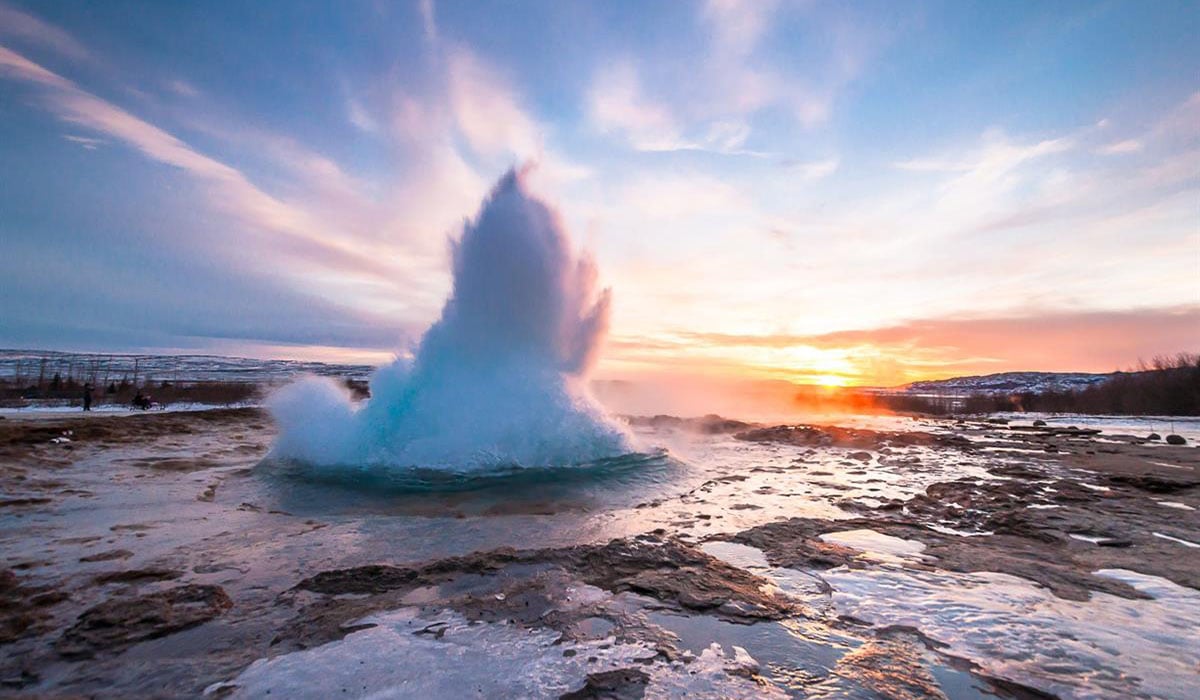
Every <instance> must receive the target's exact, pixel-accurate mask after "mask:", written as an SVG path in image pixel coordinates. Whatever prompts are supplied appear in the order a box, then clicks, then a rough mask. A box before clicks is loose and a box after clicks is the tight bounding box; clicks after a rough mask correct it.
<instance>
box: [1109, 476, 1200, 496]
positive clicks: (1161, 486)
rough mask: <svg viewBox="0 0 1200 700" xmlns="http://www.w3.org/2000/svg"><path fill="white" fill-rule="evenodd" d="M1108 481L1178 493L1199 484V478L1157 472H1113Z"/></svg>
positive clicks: (1114, 483)
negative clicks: (1171, 475) (1158, 473)
mask: <svg viewBox="0 0 1200 700" xmlns="http://www.w3.org/2000/svg"><path fill="white" fill-rule="evenodd" d="M1108 482H1109V483H1110V484H1113V485H1116V486H1131V487H1133V488H1135V489H1138V490H1139V491H1149V492H1150V493H1178V492H1180V491H1187V490H1189V489H1194V488H1196V487H1197V486H1200V479H1195V478H1188V477H1182V476H1181V477H1170V476H1165V475H1157V474H1113V475H1111V476H1109V477H1108Z"/></svg>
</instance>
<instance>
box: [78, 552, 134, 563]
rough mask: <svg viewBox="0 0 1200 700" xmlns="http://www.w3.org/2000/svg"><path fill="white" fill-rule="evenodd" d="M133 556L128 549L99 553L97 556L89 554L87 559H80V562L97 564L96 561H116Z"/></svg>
mask: <svg viewBox="0 0 1200 700" xmlns="http://www.w3.org/2000/svg"><path fill="white" fill-rule="evenodd" d="M132 556H133V552H131V551H129V550H128V549H112V550H109V551H107V552H99V553H97V554H89V555H88V556H86V557H79V561H81V562H84V563H87V562H95V561H113V560H114V559H128V558H129V557H132Z"/></svg>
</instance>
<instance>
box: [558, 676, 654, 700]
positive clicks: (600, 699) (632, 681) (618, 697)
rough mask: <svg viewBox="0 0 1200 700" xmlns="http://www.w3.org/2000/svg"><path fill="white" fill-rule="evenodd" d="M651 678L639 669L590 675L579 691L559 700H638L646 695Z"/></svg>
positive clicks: (562, 696) (563, 696)
mask: <svg viewBox="0 0 1200 700" xmlns="http://www.w3.org/2000/svg"><path fill="white" fill-rule="evenodd" d="M649 682H650V676H649V675H648V674H647V673H646V672H645V671H643V670H641V669H637V668H618V669H614V670H612V671H602V672H600V673H589V674H588V677H587V681H586V682H585V683H584V685H583V687H582V688H580V689H579V690H573V691H571V692H569V693H565V694H563V695H560V696H559V700H636V699H637V698H641V697H643V696H645V694H646V685H647V684H648V683H649Z"/></svg>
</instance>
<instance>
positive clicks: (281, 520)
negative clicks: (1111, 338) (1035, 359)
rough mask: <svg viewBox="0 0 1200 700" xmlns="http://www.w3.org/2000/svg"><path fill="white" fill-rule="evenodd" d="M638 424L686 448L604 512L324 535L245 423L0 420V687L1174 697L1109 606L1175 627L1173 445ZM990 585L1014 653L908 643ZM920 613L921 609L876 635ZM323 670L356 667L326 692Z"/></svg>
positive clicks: (1055, 433) (1048, 431) (31, 691)
mask: <svg viewBox="0 0 1200 700" xmlns="http://www.w3.org/2000/svg"><path fill="white" fill-rule="evenodd" d="M646 427H647V429H650V428H653V429H654V430H655V431H658V432H655V433H654V436H656V437H663V436H664V435H668V434H669V436H671V439H672V440H677V441H687V440H694V441H699V440H701V438H699V437H694V438H693V437H689V435H690V434H691V433H690V431H692V430H697V431H698V432H700V433H703V434H704V435H705V437H704V438H703V440H705V441H707V442H703V443H701V444H702V446H704V449H705V450H706V451H705V452H703V456H702V457H691V456H688V455H684V462H683V465H682V466H677V467H675V469H677V470H678V475H677V476H676V475H675V474H676V472H671V473H670V474H669V475H668V476H665V477H663V478H662V479H661V480H659V481H656V482H654V484H653V486H648V485H645V484H640V483H639V484H635V485H634V486H633V487H630V488H629V491H630V493H631V497H630V498H629V500H628V501H620V500H605V499H606V498H612V497H610V496H608V495H607V492H609V491H620V489H619V488H617V487H615V486H606V487H605V489H604V490H603V491H604V492H605V494H606V495H604V496H593V495H583V496H581V495H579V494H577V493H574V492H573V491H572V487H567V488H566V491H565V495H564V493H563V492H555V493H554V494H552V495H547V496H544V497H542V496H538V497H531V498H529V499H526V500H518V501H515V502H514V501H512V500H510V499H503V498H499V497H497V498H496V499H494V500H492V499H490V498H489V497H488V496H486V495H485V496H480V495H479V494H472V493H460V494H454V495H438V496H430V495H425V496H421V497H419V498H415V499H413V498H409V497H403V498H402V497H400V496H396V497H394V498H390V497H389V498H384V499H382V503H381V502H380V499H376V500H372V501H371V503H372V505H370V506H369V507H368V506H364V505H362V503H360V501H359V500H358V499H357V498H356V497H354V496H353V495H351V496H350V497H349V498H347V499H343V500H342V501H338V502H339V503H342V505H340V506H338V507H337V508H329V509H324V510H323V509H322V508H319V507H315V506H314V502H313V501H310V500H305V499H302V498H298V497H296V496H295V495H294V494H292V493H291V492H283V493H284V495H283V496H281V495H280V493H281V490H280V489H281V488H282V487H280V486H279V484H278V483H276V482H274V481H272V479H271V478H269V477H268V476H266V475H264V474H262V473H261V472H260V471H258V470H257V469H256V468H255V465H256V464H257V462H258V461H259V460H260V459H261V458H262V456H263V455H264V454H265V452H266V450H267V447H268V445H269V444H270V439H271V436H272V428H271V426H270V424H269V421H268V419H267V418H266V417H265V416H263V415H262V414H260V413H259V412H257V411H255V410H253V409H239V410H218V411H206V412H198V413H190V414H185V413H177V414H162V415H142V416H132V417H107V418H100V417H71V418H36V417H21V418H15V419H14V418H9V419H4V420H0V486H2V489H3V494H4V495H3V496H2V497H0V543H2V544H3V552H4V554H3V561H2V562H0V566H2V567H3V571H0V654H2V655H0V684H2V686H0V687H3V689H4V691H3V692H4V693H5V694H11V695H16V696H30V697H35V696H36V697H46V696H50V697H54V696H75V695H78V696H97V697H127V696H131V695H134V696H140V697H187V696H199V695H202V694H205V693H206V692H207V694H209V695H210V696H214V697H223V696H236V697H263V696H266V695H267V694H268V693H270V692H271V691H274V693H275V696H278V695H279V694H283V695H284V696H285V697H299V696H311V697H321V696H327V694H328V693H335V692H336V693H337V694H338V695H343V694H345V695H347V696H357V695H365V694H368V693H370V692H376V691H380V690H384V689H390V690H391V692H394V693H396V695H395V696H396V697H405V696H416V695H424V696H425V697H440V696H447V695H449V694H456V695H458V696H463V695H472V694H474V695H478V696H485V697H486V696H495V695H500V694H503V695H526V696H534V697H563V698H601V697H603V698H625V697H629V698H633V697H643V696H645V697H675V696H683V695H687V696H689V697H705V696H712V697H772V696H779V697H785V696H789V695H790V696H795V697H862V698H870V697H888V698H942V697H951V698H957V697H997V696H999V697H1009V698H1041V697H1055V696H1064V697H1065V696H1085V695H1092V696H1095V695H1100V696H1106V695H1107V696H1114V697H1116V696H1125V697H1152V696H1158V697H1178V698H1188V697H1195V695H1196V693H1200V681H1197V680H1196V678H1197V677H1198V675H1197V672H1200V667H1197V665H1196V664H1197V659H1196V656H1195V653H1196V652H1195V651H1194V649H1193V650H1189V649H1187V648H1186V646H1187V645H1186V644H1185V643H1184V641H1185V640H1186V639H1187V637H1188V635H1189V634H1191V635H1193V636H1192V641H1193V642H1194V641H1195V637H1194V631H1195V628H1194V627H1192V628H1191V632H1190V633H1189V632H1188V631H1187V630H1186V629H1182V630H1178V629H1172V628H1171V625H1172V624H1175V623H1172V622H1171V621H1170V620H1167V621H1165V622H1163V623H1161V626H1162V629H1161V630H1158V631H1156V629H1155V628H1154V625H1157V624H1160V623H1157V622H1155V620H1156V619H1157V618H1155V617H1154V616H1155V615H1158V614H1161V611H1160V610H1159V608H1155V607H1139V606H1154V605H1159V607H1163V606H1164V605H1168V604H1167V603H1164V601H1175V602H1171V603H1169V605H1174V606H1175V613H1176V615H1177V617H1178V618H1179V619H1178V620H1177V621H1176V622H1177V623H1179V624H1190V622H1189V621H1190V620H1193V619H1200V618H1193V617H1189V616H1194V615H1196V614H1198V611H1200V594H1197V593H1196V591H1197V590H1198V589H1200V545H1198V544H1197V543H1200V517H1198V515H1197V513H1198V511H1197V510H1196V509H1197V508H1200V452H1198V451H1197V450H1196V449H1195V447H1194V446H1192V445H1187V444H1185V445H1168V444H1165V443H1164V441H1163V440H1161V439H1160V440H1150V439H1148V436H1147V435H1108V434H1106V433H1096V432H1094V431H1088V430H1078V429H1063V428H1051V427H1034V426H1028V425H1023V426H1015V425H1014V426H1008V425H1005V424H996V423H983V422H979V423H957V424H955V423H950V422H927V423H924V424H919V425H916V426H913V427H912V428H911V429H905V430H868V429H865V428H852V427H815V426H776V427H763V426H749V425H746V424H739V423H737V422H736V421H718V422H714V421H712V420H707V421H701V422H700V423H699V424H695V425H693V424H689V423H688V422H686V421H680V422H674V421H671V424H670V425H669V426H662V425H658V426H646ZM662 431H668V432H666V433H664V432H662ZM664 439H665V438H664ZM689 444H691V443H689ZM697 449H698V448H697ZM721 450H725V452H722V451H721ZM723 455H736V461H734V459H733V457H730V461H728V462H726V461H723ZM701 460H703V464H705V465H706V466H705V467H703V469H701V468H700V467H695V466H688V465H689V464H691V463H692V462H693V461H695V462H696V463H700V461H701ZM676 486H678V488H676ZM327 488H328V487H326V486H322V487H320V489H327ZM320 489H319V490H320ZM647 493H649V494H650V496H647ZM331 498H332V496H331ZM362 500H363V501H366V500H367V499H365V498H364V499H362ZM319 501H320V499H318V502H319ZM1114 572H1116V573H1114ZM939 586H940V588H939ZM1005 587H1006V588H1005ZM966 589H969V592H967V593H964V592H962V591H963V590H966ZM1168 589H1169V594H1170V596H1174V597H1173V598H1165V597H1164V596H1166V595H1167V594H1166V593H1162V591H1163V590H1168ZM1000 590H1004V591H1007V592H1008V594H1011V595H1012V596H1016V595H1017V594H1015V593H1012V591H1017V592H1018V593H1019V595H1020V596H1023V597H1020V598H1019V600H1020V601H1021V602H1020V604H1019V605H1017V606H1016V607H1015V608H1014V609H1017V610H1020V609H1021V607H1020V606H1029V615H1028V617H1029V620H1036V621H1038V624H1039V625H1041V626H1040V627H1036V628H1035V627H1030V626H1029V625H1028V624H1026V623H1027V622H1029V620H1022V619H1019V618H1020V615H1017V616H1016V617H1015V618H1012V615H1011V614H1010V613H1006V614H1008V615H1009V618H1012V619H1009V618H1005V617H1002V616H999V615H992V616H987V615H984V614H982V613H973V616H967V617H964V618H962V619H965V620H973V621H974V622H973V623H972V624H977V625H979V626H980V629H979V630H978V631H979V633H980V638H978V639H977V638H975V637H972V636H971V635H969V634H965V633H963V634H959V633H958V632H956V631H955V630H953V629H947V628H946V627H947V626H942V627H938V626H937V625H935V624H933V623H932V622H930V623H928V624H926V620H928V619H929V618H931V617H936V616H937V615H936V613H937V612H938V607H939V606H944V607H954V606H964V607H965V606H969V605H976V606H979V607H978V608H977V610H980V611H985V612H986V611H990V610H992V608H989V607H987V606H989V605H992V604H993V603H995V604H997V605H998V604H999V603H996V600H993V599H991V598H989V599H986V600H984V599H983V598H980V599H979V600H977V599H976V598H973V597H971V596H984V595H985V594H987V595H991V592H992V591H1000ZM861 591H866V593H861ZM906 591H907V593H906ZM930 591H932V594H930V593H929V592H930ZM918 594H923V595H926V598H918V597H917V596H918ZM906 595H911V596H913V598H912V599H911V600H905V598H904V597H905V596H906ZM856 596H857V597H856ZM980 600H982V601H983V602H979V601H980ZM1121 601H1128V603H1125V602H1121ZM921 605H929V606H931V607H930V608H929V609H930V610H931V611H932V612H931V613H928V614H924V613H923V614H924V617H922V616H921V615H915V613H914V615H912V616H910V615H908V614H906V613H905V611H906V610H909V611H916V610H918V609H920V606H921ZM1169 605H1168V607H1169ZM1089 606H1090V607H1089ZM1124 606H1129V607H1128V611H1129V615H1130V619H1133V618H1140V619H1142V621H1143V624H1148V625H1150V627H1149V628H1148V629H1149V630H1150V632H1154V633H1155V634H1156V636H1157V639H1156V641H1155V643H1156V644H1158V646H1155V647H1153V648H1151V649H1150V651H1148V652H1136V651H1133V650H1126V649H1125V648H1124V647H1121V646H1120V644H1119V643H1118V642H1114V643H1113V645H1112V646H1113V648H1112V649H1107V648H1105V649H1104V653H1103V654H1101V653H1100V652H1095V651H1094V650H1092V649H1090V647H1095V646H1100V647H1103V646H1104V645H1103V644H1098V643H1097V644H1092V643H1090V642H1088V643H1086V644H1085V643H1083V642H1080V643H1079V644H1078V645H1076V644H1075V642H1076V641H1079V640H1083V641H1084V642H1087V640H1089V639H1090V637H1088V636H1087V635H1097V638H1100V637H1104V635H1107V634H1109V632H1108V630H1107V629H1106V625H1107V626H1113V625H1115V624H1116V622H1109V621H1106V619H1102V618H1103V615H1104V614H1105V611H1112V610H1114V609H1118V608H1119V609H1120V610H1125V609H1126V608H1125V607H1124ZM1193 607H1194V608H1195V609H1193ZM1034 608H1036V610H1034ZM973 610H975V608H973ZM1006 610H1007V609H1006ZM1055 616H1058V617H1055ZM1089 617H1093V618H1095V619H1092V620H1089ZM1060 618H1061V624H1060V621H1059V620H1060ZM1112 619H1113V620H1116V621H1118V622H1119V619H1120V618H1116V617H1114V618H1112ZM1147 621H1148V622H1147ZM1180 621H1182V622H1180ZM960 624H962V623H961V622H960ZM990 625H994V626H995V627H994V628H992V627H989V626H990ZM1072 625H1074V627H1072ZM1088 625H1090V626H1088ZM949 627H952V625H950V626H949ZM1159 631H1160V632H1161V634H1158V633H1157V632H1159ZM1111 632H1112V635H1113V636H1114V638H1119V637H1120V636H1121V634H1122V633H1124V634H1126V636H1128V635H1129V634H1132V633H1131V632H1130V631H1129V630H1124V631H1123V630H1120V629H1114V630H1111ZM1172 635H1175V636H1172ZM1147 636H1155V635H1151V634H1150V633H1147ZM1104 638H1107V637H1104ZM981 639H991V640H992V642H993V643H994V644H996V645H1002V643H1003V642H1002V640H1004V639H1013V640H1016V641H1017V642H1020V644H1024V645H1027V646H1029V647H1030V648H1007V649H1005V648H990V647H989V646H988V644H987V643H986V642H984V641H980V640H981ZM1177 641H1178V643H1176V642H1177ZM1139 643H1140V642H1139ZM1060 645H1061V646H1060ZM1014 646H1018V645H1014ZM1193 646H1194V645H1193ZM1084 647H1087V648H1084ZM1148 648H1149V647H1148ZM389 649H390V650H391V653H390V655H389V653H388V652H387V650H389ZM1137 653H1145V654H1147V656H1144V657H1138V656H1136V654H1137ZM1089 654H1091V655H1089ZM347 659H353V660H355V661H357V663H358V664H359V665H361V668H358V669H357V670H354V671H353V672H347V671H346V666H347V664H349V665H354V664H352V663H351V662H349V661H347ZM480 659H482V660H483V661H480ZM1151 662H1153V663H1159V664H1161V668H1160V669H1159V670H1158V671H1155V670H1154V669H1148V668H1146V667H1145V664H1146V663H1151ZM505 664H511V665H512V668H513V669H524V670H517V671H513V672H510V673H505V672H503V669H504V668H506V666H505ZM1139 664H1140V665H1141V667H1140V668H1134V666H1138V665H1139ZM1189 679H1190V680H1189ZM322 684H324V685H322ZM464 689H465V690H464ZM459 691H462V694H459Z"/></svg>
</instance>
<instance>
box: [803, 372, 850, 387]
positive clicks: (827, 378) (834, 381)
mask: <svg viewBox="0 0 1200 700" xmlns="http://www.w3.org/2000/svg"><path fill="white" fill-rule="evenodd" d="M849 381H850V380H849V378H848V377H845V376H843V375H840V374H818V375H816V376H814V377H813V378H812V383H813V384H816V385H817V386H819V387H822V388H825V389H840V388H842V387H844V386H846V384H847V383H849Z"/></svg>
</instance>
